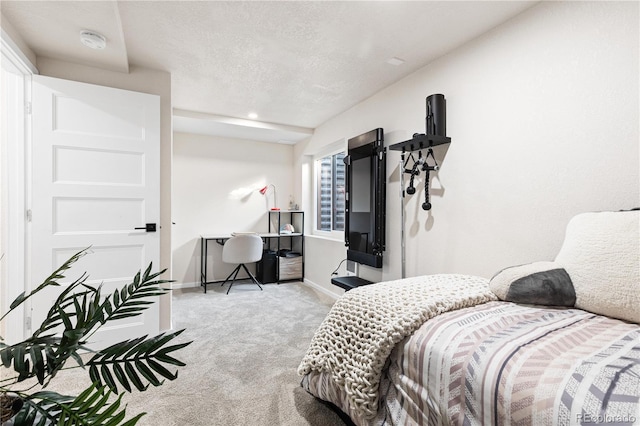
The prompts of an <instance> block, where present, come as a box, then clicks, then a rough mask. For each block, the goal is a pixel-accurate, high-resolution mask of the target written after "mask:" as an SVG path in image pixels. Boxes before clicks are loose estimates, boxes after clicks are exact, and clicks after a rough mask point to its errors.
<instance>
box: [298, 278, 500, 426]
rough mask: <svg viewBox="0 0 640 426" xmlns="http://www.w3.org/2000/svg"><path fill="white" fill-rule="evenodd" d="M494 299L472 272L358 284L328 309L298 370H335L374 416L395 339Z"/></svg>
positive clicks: (355, 401)
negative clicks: (449, 313)
mask: <svg viewBox="0 0 640 426" xmlns="http://www.w3.org/2000/svg"><path fill="white" fill-rule="evenodd" d="M492 300H497V298H496V296H495V295H494V294H493V293H492V292H491V290H489V284H488V280H486V279H484V278H480V277H473V276H468V275H454V274H441V275H427V276H421V277H414V278H406V279H402V280H396V281H386V282H382V283H378V284H372V285H368V286H364V287H358V288H355V289H353V290H350V291H348V292H346V293H345V294H344V296H342V297H341V298H340V299H338V300H337V301H336V303H335V304H334V305H333V307H332V308H331V310H330V311H329V313H328V315H327V317H326V318H325V319H324V321H323V322H322V324H321V325H320V328H319V329H318V330H317V331H316V333H315V335H314V336H313V339H312V340H311V344H310V346H309V349H308V350H307V353H306V355H305V356H304V358H303V359H302V362H301V363H300V366H299V367H298V374H300V375H305V374H308V373H309V372H311V371H312V370H315V371H319V372H327V373H329V374H331V377H332V379H333V380H334V382H335V383H336V384H337V385H338V386H340V387H342V388H343V389H344V391H345V392H346V394H347V397H348V398H349V401H350V403H351V406H352V407H353V409H354V411H355V412H356V413H357V414H358V415H359V416H361V417H363V418H370V417H373V416H374V415H375V413H376V411H377V406H378V387H379V384H380V376H381V374H382V368H383V367H384V364H385V362H386V360H387V358H388V356H389V355H390V354H391V351H392V350H393V347H394V346H395V344H396V343H398V342H399V341H401V340H402V339H404V338H405V337H407V336H409V335H410V334H411V333H413V332H414V331H415V330H416V329H418V328H419V327H420V326H421V325H422V324H423V323H424V322H425V321H426V320H428V319H429V318H433V317H434V316H436V315H439V314H441V313H444V312H447V311H452V310H455V309H461V308H466V307H469V306H475V305H479V304H481V303H486V302H489V301H492Z"/></svg>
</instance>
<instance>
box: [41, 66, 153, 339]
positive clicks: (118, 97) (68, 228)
mask: <svg viewBox="0 0 640 426" xmlns="http://www.w3.org/2000/svg"><path fill="white" fill-rule="evenodd" d="M32 93H33V106H32V111H33V112H32V117H33V118H32V120H33V135H32V140H33V143H32V159H33V161H32V170H31V174H32V185H33V186H32V209H31V210H32V212H31V218H32V223H31V244H30V247H31V257H30V262H31V263H30V264H31V289H33V288H35V286H37V285H39V284H40V283H42V281H43V280H44V279H45V278H46V277H48V276H49V275H50V274H51V272H53V270H54V269H56V268H57V267H58V266H60V265H61V264H62V263H64V261H66V260H67V259H68V258H70V257H71V256H72V255H73V254H74V253H76V252H78V251H79V250H81V249H83V248H86V247H89V246H91V249H90V253H89V254H87V255H86V256H84V257H83V258H81V259H80V260H79V261H78V262H76V263H75V265H74V266H73V267H72V269H70V270H68V271H67V274H66V275H67V278H66V279H65V281H64V282H66V283H70V282H71V281H72V280H73V279H75V278H77V277H78V276H80V275H81V274H82V273H83V272H87V273H88V274H89V280H88V281H87V282H88V283H90V284H94V285H98V284H100V283H102V284H103V294H107V293H108V294H110V293H113V291H114V290H115V289H116V288H119V287H121V286H122V285H124V284H128V283H130V282H131V279H132V277H133V276H134V275H135V274H136V273H137V272H138V270H140V269H142V270H143V271H144V269H145V268H146V267H147V266H148V265H149V263H150V262H153V265H154V268H153V270H154V271H157V270H158V268H159V259H160V234H159V232H146V231H145V230H144V229H143V230H136V229H135V228H138V227H144V226H145V224H146V223H154V224H156V225H157V226H159V222H160V98H159V97H158V96H155V95H148V94H143V93H136V92H130V91H126V90H119V89H113V88H108V87H101V86H95V85H90V84H84V83H78V82H74V81H67V80H60V79H55V78H50V77H43V76H34V78H33V92H32ZM60 291H61V290H60V288H59V287H58V288H55V287H52V288H50V289H49V290H48V291H46V292H44V291H43V292H42V293H41V294H40V297H36V298H34V299H33V302H32V321H31V322H32V328H33V329H35V328H37V327H38V326H39V325H40V323H41V322H42V320H44V319H45V317H46V314H47V312H48V310H49V307H50V306H51V302H52V301H53V300H54V299H55V297H56V296H57V294H58V293H59V292H60ZM150 306H151V308H149V309H148V310H147V311H146V312H145V314H144V315H141V316H137V317H133V318H128V319H122V320H118V321H116V322H113V323H107V325H106V326H103V327H102V329H101V331H100V332H99V333H97V334H95V335H94V336H93V338H92V339H91V346H92V347H94V348H100V347H105V346H107V345H110V344H113V343H115V342H118V341H121V340H124V339H129V338H133V337H138V336H141V335H144V334H151V335H155V334H157V333H158V331H159V315H158V303H155V304H153V305H150Z"/></svg>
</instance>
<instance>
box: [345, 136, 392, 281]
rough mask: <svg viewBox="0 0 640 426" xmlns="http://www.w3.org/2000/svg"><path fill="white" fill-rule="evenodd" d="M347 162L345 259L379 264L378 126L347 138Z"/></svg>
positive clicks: (381, 181)
mask: <svg viewBox="0 0 640 426" xmlns="http://www.w3.org/2000/svg"><path fill="white" fill-rule="evenodd" d="M344 162H345V164H346V166H347V167H346V186H347V191H346V195H345V201H346V209H345V233H344V236H345V245H346V246H347V259H348V260H352V261H354V262H357V263H360V264H363V265H368V266H373V267H374V268H381V267H382V253H383V252H384V249H385V208H386V200H385V197H386V186H387V185H386V150H385V148H384V132H383V130H382V129H381V128H378V129H374V130H371V131H369V132H367V133H364V134H362V135H360V136H356V137H354V138H351V139H349V141H348V153H347V156H346V157H345V159H344Z"/></svg>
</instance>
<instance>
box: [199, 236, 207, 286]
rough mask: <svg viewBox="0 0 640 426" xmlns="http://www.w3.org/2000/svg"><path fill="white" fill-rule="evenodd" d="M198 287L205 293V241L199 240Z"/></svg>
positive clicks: (204, 239)
mask: <svg viewBox="0 0 640 426" xmlns="http://www.w3.org/2000/svg"><path fill="white" fill-rule="evenodd" d="M200 285H201V286H204V292H205V293H206V292H207V239H206V238H202V237H201V238H200Z"/></svg>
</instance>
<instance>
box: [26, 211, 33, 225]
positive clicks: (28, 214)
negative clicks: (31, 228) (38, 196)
mask: <svg viewBox="0 0 640 426" xmlns="http://www.w3.org/2000/svg"><path fill="white" fill-rule="evenodd" d="M31 219H32V214H31V209H28V210H27V222H31Z"/></svg>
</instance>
